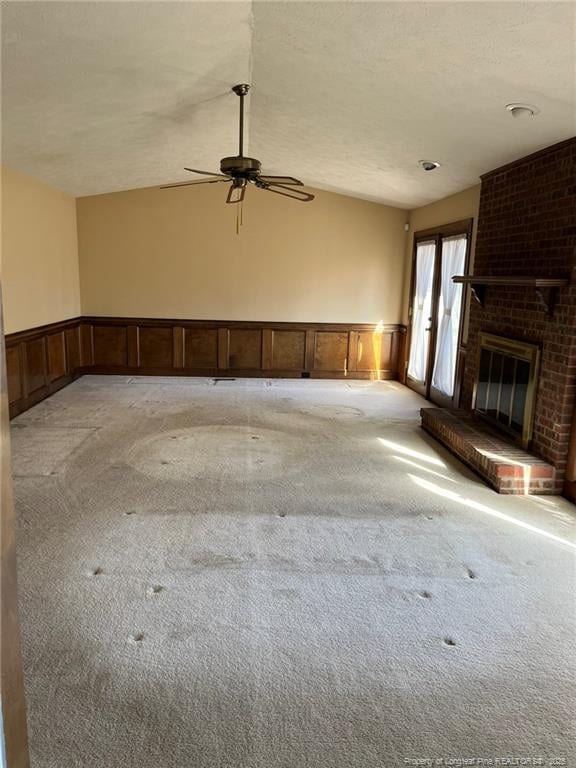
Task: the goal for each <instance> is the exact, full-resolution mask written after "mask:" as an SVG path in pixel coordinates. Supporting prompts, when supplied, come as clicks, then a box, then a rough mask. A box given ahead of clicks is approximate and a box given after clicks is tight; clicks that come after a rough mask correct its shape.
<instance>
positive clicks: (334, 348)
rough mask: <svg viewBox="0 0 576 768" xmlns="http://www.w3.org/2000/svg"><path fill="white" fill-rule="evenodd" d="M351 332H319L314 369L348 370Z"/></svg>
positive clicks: (317, 333) (317, 334)
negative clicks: (349, 336)
mask: <svg viewBox="0 0 576 768" xmlns="http://www.w3.org/2000/svg"><path fill="white" fill-rule="evenodd" d="M348 335H349V331H317V332H316V346H315V351H314V369H315V370H318V371H340V372H345V371H347V370H348Z"/></svg>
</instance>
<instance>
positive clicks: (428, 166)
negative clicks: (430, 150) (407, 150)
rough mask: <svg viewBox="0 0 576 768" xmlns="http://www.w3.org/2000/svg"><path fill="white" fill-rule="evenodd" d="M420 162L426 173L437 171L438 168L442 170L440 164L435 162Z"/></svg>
mask: <svg viewBox="0 0 576 768" xmlns="http://www.w3.org/2000/svg"><path fill="white" fill-rule="evenodd" d="M418 162H419V163H420V165H421V166H422V168H424V170H425V171H435V170H436V168H440V163H436V162H434V160H419V161H418Z"/></svg>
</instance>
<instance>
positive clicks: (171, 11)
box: [2, 2, 576, 208]
mask: <svg viewBox="0 0 576 768" xmlns="http://www.w3.org/2000/svg"><path fill="white" fill-rule="evenodd" d="M575 9H576V6H575V5H574V4H573V3H568V2H561V3H555V2H525V3H524V2H502V3H499V2H470V3H468V2H454V3H450V2H428V3H420V2H368V3H363V2H347V3H340V2H322V3H316V2H281V3H276V2H255V3H248V2H227V3H220V2H156V3H154V2H153V3H144V2H72V3H62V2H9V3H5V4H4V5H3V25H2V26H3V30H2V36H3V45H2V53H3V83H2V86H3V121H2V128H3V162H5V163H6V164H7V165H10V166H12V167H14V168H16V169H18V170H21V171H24V172H26V173H29V174H31V175H33V176H36V177H37V178H40V179H42V180H44V181H46V182H47V183H49V184H52V185H54V186H56V187H59V188H61V189H63V190H65V191H67V192H69V193H70V194H73V195H87V194H96V193H101V192H110V191H115V190H120V189H129V188H134V187H141V186H152V185H156V184H161V183H166V182H171V181H179V180H183V179H188V178H189V176H188V174H186V173H185V172H183V171H182V166H183V165H187V164H190V165H192V166H195V167H199V168H205V169H207V170H217V168H218V163H219V159H220V158H221V157H223V156H225V155H229V154H235V152H236V132H237V107H238V101H237V98H236V97H235V96H233V95H231V94H229V91H228V89H229V87H230V86H231V85H233V84H234V83H237V82H243V81H247V82H251V83H252V85H253V89H252V91H251V97H250V100H249V103H248V107H249V115H248V137H249V138H248V145H249V149H250V153H251V154H252V155H254V156H256V157H259V158H260V159H261V160H262V162H263V165H264V166H265V168H266V170H267V171H268V172H274V171H277V172H280V173H290V174H294V175H297V176H300V177H301V178H302V179H304V180H305V181H306V182H307V183H308V184H310V185H311V186H316V187H320V188H325V189H331V190H334V191H337V192H342V193H345V194H350V195H354V196H357V197H365V198H368V199H373V200H378V201H380V202H386V203H390V204H393V205H398V206H401V207H407V208H408V207H415V206H418V205H422V204H424V203H427V202H430V201H432V200H436V199H439V198H442V197H445V196H446V195H449V194H451V193H454V192H457V191H459V190H461V189H464V188H465V187H467V186H470V185H472V184H475V183H477V181H478V176H479V175H480V174H481V173H483V172H485V171H488V170H491V169H492V168H494V167H496V166H498V165H501V164H503V163H505V162H508V161H510V160H514V159H516V158H518V157H522V156H523V155H526V154H528V153H529V152H532V151H534V150H537V149H539V148H541V147H544V146H546V145H549V144H552V143H554V142H556V141H560V140H562V139H564V138H568V137H569V136H571V135H574V134H575V133H576V89H575V53H574V21H575ZM516 101H520V102H528V103H533V104H536V105H537V106H538V107H539V108H540V110H541V113H540V114H539V115H538V116H537V117H534V118H528V119H526V120H514V119H513V118H512V117H511V116H510V115H509V114H508V113H507V112H506V111H505V109H504V107H505V105H506V104H507V103H509V102H516ZM420 159H431V160H437V161H439V162H440V163H441V164H442V167H441V168H440V169H439V170H437V171H435V172H433V173H424V172H423V171H422V170H421V169H420V167H419V166H418V160H420Z"/></svg>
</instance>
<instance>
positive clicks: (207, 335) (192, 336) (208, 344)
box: [184, 328, 218, 369]
mask: <svg viewBox="0 0 576 768" xmlns="http://www.w3.org/2000/svg"><path fill="white" fill-rule="evenodd" d="M217 367H218V329H217V328H185V329H184V368H200V369H201V368H217Z"/></svg>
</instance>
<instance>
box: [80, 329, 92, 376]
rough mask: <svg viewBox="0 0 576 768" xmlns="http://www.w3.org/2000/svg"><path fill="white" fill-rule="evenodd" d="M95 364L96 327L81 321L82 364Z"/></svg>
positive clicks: (85, 365) (83, 365) (84, 365)
mask: <svg viewBox="0 0 576 768" xmlns="http://www.w3.org/2000/svg"><path fill="white" fill-rule="evenodd" d="M90 365H94V328H93V326H92V325H89V324H88V323H80V366H82V367H88V366H90Z"/></svg>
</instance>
